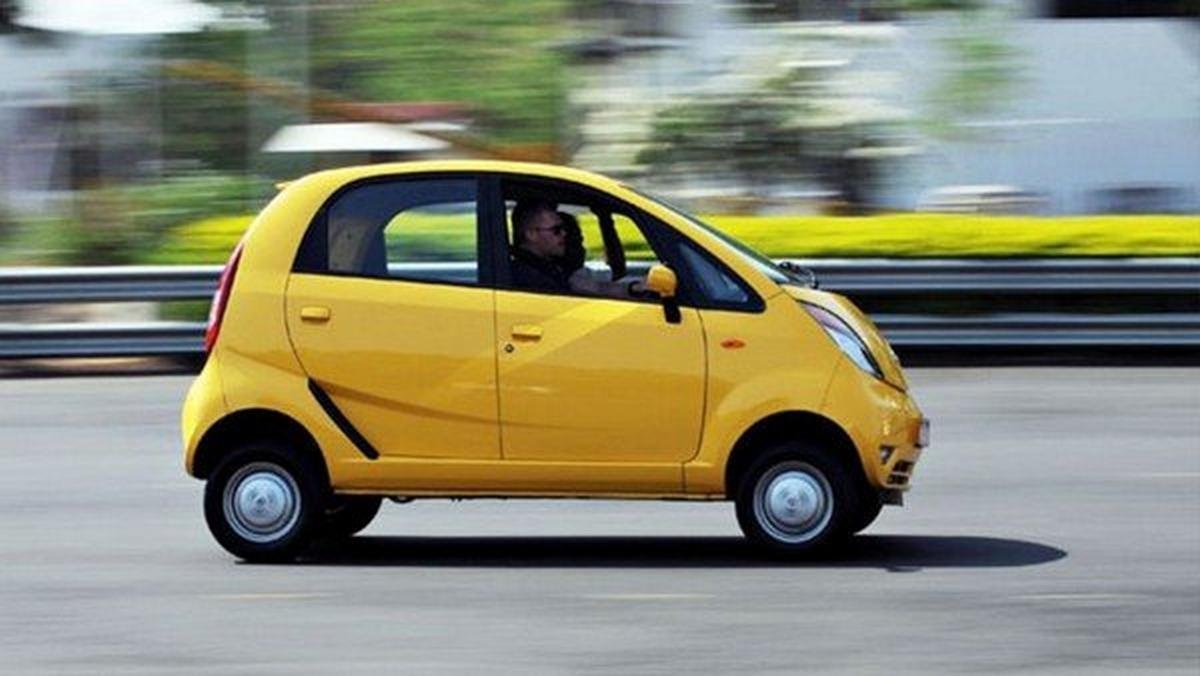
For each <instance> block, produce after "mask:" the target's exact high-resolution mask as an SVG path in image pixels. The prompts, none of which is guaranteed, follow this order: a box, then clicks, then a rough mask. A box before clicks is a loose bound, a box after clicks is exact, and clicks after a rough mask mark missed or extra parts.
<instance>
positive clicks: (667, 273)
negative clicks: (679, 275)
mask: <svg viewBox="0 0 1200 676" xmlns="http://www.w3.org/2000/svg"><path fill="white" fill-rule="evenodd" d="M645 287H646V290H647V291H653V292H654V293H657V294H658V297H659V298H661V299H662V304H663V314H664V315H665V316H666V319H667V323H668V324H678V323H679V322H681V321H683V315H682V314H680V312H679V301H677V300H675V290H676V289H677V288H678V287H679V280H678V279H676V277H675V271H673V270H672V269H671V268H668V267H667V266H665V265H651V266H650V272H648V273H646V282H645Z"/></svg>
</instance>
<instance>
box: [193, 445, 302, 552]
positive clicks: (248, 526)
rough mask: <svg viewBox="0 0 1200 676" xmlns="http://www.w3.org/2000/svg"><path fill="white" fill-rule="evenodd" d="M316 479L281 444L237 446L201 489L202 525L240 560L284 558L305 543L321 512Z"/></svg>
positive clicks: (295, 455)
mask: <svg viewBox="0 0 1200 676" xmlns="http://www.w3.org/2000/svg"><path fill="white" fill-rule="evenodd" d="M320 477H321V475H320V474H319V472H318V471H316V470H315V469H314V468H313V467H312V466H311V463H308V462H305V461H303V460H302V459H301V458H300V457H298V455H297V454H295V453H293V452H291V451H290V450H289V449H287V448H286V447H283V446H280V445H276V444H272V443H254V444H248V445H246V446H243V447H241V448H239V449H237V450H235V451H233V452H231V453H230V454H229V455H228V456H227V457H226V458H225V459H224V460H222V461H221V463H220V464H219V465H217V468H216V469H215V470H214V471H213V473H212V474H211V475H210V476H209V478H208V483H207V484H206V485H205V487H204V517H205V520H206V521H207V522H208V529H209V531H211V532H212V534H213V537H214V538H216V540H217V542H219V543H220V544H221V546H222V547H224V548H225V549H226V550H227V551H228V552H229V553H231V554H233V555H234V556H237V557H239V558H242V559H245V560H246V561H289V560H291V559H293V558H295V556H296V555H297V554H299V553H300V552H301V551H302V550H303V549H304V548H305V547H306V546H307V545H308V543H309V542H310V540H311V538H312V535H313V533H314V530H315V525H316V523H317V516H318V515H320V514H322V512H323V509H322V503H323V496H324V495H325V488H324V486H323V485H322V479H321V478H320Z"/></svg>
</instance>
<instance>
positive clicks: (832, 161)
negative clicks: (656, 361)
mask: <svg viewBox="0 0 1200 676" xmlns="http://www.w3.org/2000/svg"><path fill="white" fill-rule="evenodd" d="M1198 17H1200V3H1197V2H1195V0H1150V1H1146V2H1137V1H1134V0H1108V1H1105V0H1096V1H1093V2H1085V1H1083V0H1070V1H1067V0H1064V1H1058V2H1049V1H1047V2H1034V1H1030V2H998V1H989V0H878V1H876V0H857V1H854V0H841V1H832V0H824V1H814V2H797V1H795V0H792V1H782V0H781V1H770V0H761V1H754V2H737V3H724V2H687V1H683V0H531V1H529V2H485V1H482V0H480V1H473V2H472V1H465V0H463V1H456V2H439V1H435V0H409V1H407V2H404V3H390V2H383V1H381V0H336V1H335V0H312V1H310V2H296V1H291V0H237V1H221V0H210V1H206V2H201V1H200V0H156V1H151V0H110V1H108V2H103V3H100V2H90V1H88V0H0V73H2V75H3V77H0V138H3V139H4V140H3V142H2V143H0V238H3V237H4V236H5V233H4V229H6V228H7V229H9V230H11V229H13V228H14V227H16V226H14V225H13V224H14V223H29V222H32V221H37V222H38V223H39V225H38V227H37V228H26V230H28V231H36V232H39V233H42V232H44V233H52V234H50V235H45V237H46V238H48V239H47V240H46V241H41V240H37V238H38V237H41V236H42V235H28V234H27V235H26V239H25V240H22V241H23V242H24V244H21V245H20V246H15V245H14V246H10V247H9V249H10V252H11V251H16V252H17V253H15V254H12V255H13V256H16V257H17V258H18V259H19V258H20V256H21V254H20V253H19V250H20V249H21V247H22V246H24V247H26V248H30V249H36V248H38V247H42V248H43V249H44V248H46V247H49V248H51V249H53V248H54V247H56V246H58V247H67V248H68V249H72V248H73V250H77V251H80V252H84V253H85V254H86V255H87V256H88V258H87V259H88V260H96V258H97V257H100V258H101V259H102V261H103V262H125V261H127V260H140V259H141V258H142V257H143V256H142V255H141V253H139V252H140V251H142V250H144V249H145V248H146V247H148V246H151V245H152V243H153V242H154V241H155V239H156V238H158V237H161V236H163V233H164V232H166V231H167V230H168V229H169V228H171V227H174V226H177V225H179V224H181V223H187V222H191V221H194V220H196V219H203V218H210V217H217V216H222V215H236V214H243V213H246V212H250V211H253V210H255V209H256V208H257V207H258V206H259V205H260V204H261V203H262V200H263V199H264V198H266V197H268V196H269V195H270V194H271V191H272V188H271V185H272V184H273V183H274V182H275V181H278V180H283V179H287V178H291V177H294V176H296V175H299V174H302V173H305V172H307V171H310V170H313V169H317V168H321V167H325V166H331V165H336V164H346V163H355V162H374V161H387V160H396V159H410V158H425V157H462V156H475V157H499V158H511V159H528V160H543V161H552V162H562V163H569V164H573V165H576V166H581V167H584V168H589V169H593V170H597V171H601V172H606V173H611V174H615V175H618V176H621V177H625V178H627V179H629V180H631V181H635V182H637V183H638V184H639V185H644V186H647V187H650V188H653V189H655V190H658V191H660V192H663V193H666V194H668V195H669V196H671V197H674V198H677V199H680V200H682V201H685V202H688V203H690V204H691V205H693V206H697V207H698V208H702V209H708V210H717V211H726V212H728V211H745V212H757V213H777V212H781V213H805V212H830V213H869V212H874V211H880V210H913V209H923V210H943V211H977V210H982V211H1000V212H1026V213H1040V214H1062V213H1094V212H1117V213H1126V212H1142V213H1147V212H1153V213H1178V212H1196V211H1200V19H1198ZM46 223H51V224H52V227H51V226H48V225H46ZM97 233H99V234H97ZM29 237H33V239H34V240H37V241H33V242H32V243H31V242H30V240H29ZM10 257H11V256H10ZM67 260H70V254H67Z"/></svg>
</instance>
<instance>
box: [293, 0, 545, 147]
mask: <svg viewBox="0 0 1200 676" xmlns="http://www.w3.org/2000/svg"><path fill="white" fill-rule="evenodd" d="M564 11H565V10H564V2H563V0H528V1H525V2H489V1H488V0H407V1H406V2H386V1H382V0H375V1H372V2H366V3H362V4H360V5H358V6H356V7H354V8H353V9H352V11H328V12H321V13H318V14H317V15H316V16H315V17H314V22H315V25H316V26H317V27H318V31H319V35H320V36H321V37H320V38H318V39H316V40H314V41H313V43H312V54H313V77H314V84H316V85H317V86H318V87H320V88H322V89H325V90H329V91H334V92H338V93H339V94H342V95H343V96H345V97H347V98H350V99H357V100H363V101H457V102H466V103H468V104H471V105H473V106H475V107H476V108H477V110H478V112H479V113H480V115H479V116H478V117H479V120H478V121H479V125H480V127H481V129H482V130H483V132H484V133H485V135H487V136H489V137H490V138H492V139H494V140H498V141H505V142H549V141H556V140H558V139H559V137H560V135H561V134H562V131H563V125H564V111H565V108H566V93H567V75H566V68H565V63H564V59H563V57H562V56H561V55H560V54H559V53H558V52H556V51H555V50H553V49H552V48H551V45H552V43H553V41H554V40H555V38H556V37H557V36H556V32H557V31H558V30H559V29H558V26H560V25H562V18H563V16H564Z"/></svg>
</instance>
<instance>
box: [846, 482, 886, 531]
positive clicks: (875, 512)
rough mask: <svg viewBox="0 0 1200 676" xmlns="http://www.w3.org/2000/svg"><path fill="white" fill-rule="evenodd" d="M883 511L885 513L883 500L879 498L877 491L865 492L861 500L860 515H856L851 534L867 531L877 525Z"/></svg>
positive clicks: (859, 505) (851, 525) (859, 504)
mask: <svg viewBox="0 0 1200 676" xmlns="http://www.w3.org/2000/svg"><path fill="white" fill-rule="evenodd" d="M881 511H883V500H881V499H880V498H879V494H878V493H876V492H875V491H868V492H864V494H863V495H862V497H861V499H860V500H859V503H858V513H857V514H855V515H854V519H853V521H852V522H851V524H850V530H849V532H850V533H851V534H854V533H861V532H862V531H864V530H866V528H867V526H870V525H871V524H873V523H875V519H876V518H878V517H879V512H881Z"/></svg>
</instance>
